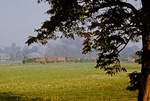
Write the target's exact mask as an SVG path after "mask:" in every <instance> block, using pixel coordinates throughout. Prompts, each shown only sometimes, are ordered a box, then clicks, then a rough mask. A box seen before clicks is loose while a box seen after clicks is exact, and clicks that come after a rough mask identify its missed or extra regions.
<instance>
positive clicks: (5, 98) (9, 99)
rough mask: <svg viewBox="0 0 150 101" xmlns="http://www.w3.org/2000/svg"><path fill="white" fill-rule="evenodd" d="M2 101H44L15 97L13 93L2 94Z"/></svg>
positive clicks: (0, 97)
mask: <svg viewBox="0 0 150 101" xmlns="http://www.w3.org/2000/svg"><path fill="white" fill-rule="evenodd" d="M0 101H42V99H41V98H31V97H25V96H19V95H14V94H13V93H11V92H0ZM49 101H50V100H49Z"/></svg>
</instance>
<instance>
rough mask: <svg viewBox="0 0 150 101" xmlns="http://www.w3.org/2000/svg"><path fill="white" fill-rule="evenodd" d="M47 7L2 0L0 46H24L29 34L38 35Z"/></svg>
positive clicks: (22, 0) (27, 0)
mask: <svg viewBox="0 0 150 101" xmlns="http://www.w3.org/2000/svg"><path fill="white" fill-rule="evenodd" d="M138 4H139V3H138ZM138 4H135V5H136V6H137V5H138ZM47 9H48V5H46V4H45V3H43V4H38V3H37V0H0V46H10V45H11V43H13V42H15V43H17V45H19V46H24V44H25V41H26V40H27V39H28V36H29V35H36V33H34V29H35V28H38V27H39V26H41V23H42V22H43V21H45V19H48V16H47V15H46V14H45V13H44V12H45V11H46V10H47Z"/></svg>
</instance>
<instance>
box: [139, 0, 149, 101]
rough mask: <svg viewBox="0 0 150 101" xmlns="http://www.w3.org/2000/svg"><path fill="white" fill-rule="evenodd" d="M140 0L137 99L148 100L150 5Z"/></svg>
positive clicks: (144, 0) (140, 100)
mask: <svg viewBox="0 0 150 101" xmlns="http://www.w3.org/2000/svg"><path fill="white" fill-rule="evenodd" d="M141 1H142V6H143V34H142V41H143V56H142V70H141V86H140V89H139V96H138V101H150V5H149V1H148V0H141Z"/></svg>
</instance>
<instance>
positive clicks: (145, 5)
mask: <svg viewBox="0 0 150 101" xmlns="http://www.w3.org/2000/svg"><path fill="white" fill-rule="evenodd" d="M41 1H45V2H48V3H49V5H50V9H49V10H48V11H47V14H49V15H50V19H49V20H47V21H45V22H44V23H43V25H42V26H41V28H39V29H37V30H36V32H37V33H38V34H37V36H35V37H34V36H30V38H29V40H28V41H27V43H28V44H31V43H34V42H41V43H42V44H46V43H47V40H48V39H54V40H55V39H57V38H62V37H66V38H72V39H74V36H79V37H83V38H84V41H83V46H84V47H83V53H85V54H86V53H88V52H91V51H92V50H96V51H97V53H98V56H99V58H98V60H97V66H96V67H100V68H103V69H104V70H105V71H106V72H107V73H110V74H114V73H116V72H120V71H122V70H125V69H124V68H122V67H121V66H120V64H119V63H120V62H119V59H118V57H119V53H120V52H121V51H122V50H123V49H124V48H125V47H126V45H127V44H128V43H129V41H135V42H137V41H138V40H139V39H140V38H141V37H142V42H143V49H142V51H143V54H142V69H141V80H140V81H141V85H140V88H139V97H138V100H139V101H148V99H149V98H150V56H149V55H150V34H149V32H150V19H149V17H150V6H149V2H148V0H141V5H142V7H141V8H136V7H135V6H133V5H132V4H131V3H129V2H128V0H38V2H39V3H40V2H41ZM138 1H139V0H135V2H138ZM57 32H59V33H57Z"/></svg>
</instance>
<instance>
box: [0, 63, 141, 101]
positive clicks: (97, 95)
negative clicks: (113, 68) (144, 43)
mask: <svg viewBox="0 0 150 101" xmlns="http://www.w3.org/2000/svg"><path fill="white" fill-rule="evenodd" d="M122 65H123V66H124V67H126V68H127V70H128V72H127V73H125V72H121V73H119V74H117V75H115V76H113V77H111V76H109V75H106V74H105V73H104V72H103V71H102V70H98V69H95V68H94V66H95V64H94V63H57V64H56V63H51V64H26V65H23V64H0V101H136V100H137V94H138V92H137V91H128V90H126V87H127V86H128V82H129V78H128V73H129V72H133V71H136V70H137V71H139V70H140V66H139V65H137V64H134V63H122Z"/></svg>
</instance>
